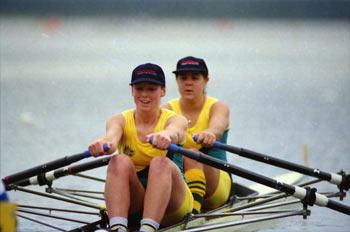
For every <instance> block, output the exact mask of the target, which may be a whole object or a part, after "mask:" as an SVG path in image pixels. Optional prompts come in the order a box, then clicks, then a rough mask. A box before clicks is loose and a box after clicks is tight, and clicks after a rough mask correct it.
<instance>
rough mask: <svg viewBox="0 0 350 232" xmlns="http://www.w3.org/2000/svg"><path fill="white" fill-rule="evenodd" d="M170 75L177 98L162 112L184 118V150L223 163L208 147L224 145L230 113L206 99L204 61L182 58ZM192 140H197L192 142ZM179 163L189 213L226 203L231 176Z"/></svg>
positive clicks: (191, 162) (192, 162) (216, 151)
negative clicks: (189, 196)
mask: <svg viewBox="0 0 350 232" xmlns="http://www.w3.org/2000/svg"><path fill="white" fill-rule="evenodd" d="M173 73H175V75H176V82H177V85H178V90H179V93H180V95H181V96H180V98H177V99H173V100H171V101H169V102H168V103H166V104H165V105H163V108H166V109H170V110H173V111H175V112H176V113H178V114H180V115H183V116H185V117H186V118H187V120H188V124H189V128H188V129H187V131H186V139H185V144H184V147H185V148H188V149H193V150H195V151H201V152H204V153H206V154H207V155H210V156H213V157H215V158H218V159H221V160H224V161H227V159H226V153H225V151H223V150H219V149H217V148H211V147H212V146H213V145H214V143H215V141H216V140H219V141H220V142H222V143H226V141H227V134H228V130H229V113H230V111H229V107H228V106H227V105H226V104H225V103H224V102H221V101H218V100H217V99H215V98H212V97H209V96H207V95H206V92H205V88H206V86H207V84H208V81H209V76H208V68H207V65H206V64H205V61H204V60H203V59H200V58H196V57H192V56H188V57H184V58H182V59H180V60H179V61H178V62H177V67H176V70H175V71H174V72H173ZM194 136H198V140H197V141H196V142H195V141H194V139H193V138H194ZM183 163H184V171H185V177H186V181H187V184H188V185H189V187H190V189H191V192H192V194H193V198H194V204H193V213H200V212H201V208H202V206H203V208H206V209H214V208H217V207H219V206H221V205H223V204H224V203H226V202H227V200H228V198H229V196H230V192H231V176H230V175H229V174H228V173H226V172H224V171H221V170H218V169H216V168H213V167H209V166H207V165H203V164H201V163H198V162H197V161H195V160H192V159H189V158H187V157H184V161H183Z"/></svg>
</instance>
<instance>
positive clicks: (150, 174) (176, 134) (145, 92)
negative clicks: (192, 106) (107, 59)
mask: <svg viewBox="0 0 350 232" xmlns="http://www.w3.org/2000/svg"><path fill="white" fill-rule="evenodd" d="M130 85H131V86H132V88H131V92H132V96H133V98H134V102H135V105H136V108H135V109H130V110H127V111H124V112H122V113H121V114H117V115H114V116H112V117H111V118H110V119H109V120H108V122H107V126H106V135H105V136H102V137H100V138H98V139H96V140H95V141H94V142H93V143H92V144H91V145H90V146H89V151H90V152H91V154H92V155H93V156H95V157H97V156H101V155H105V154H112V153H113V152H114V151H115V150H116V149H117V148H118V151H119V155H116V156H114V157H113V158H112V159H111V161H110V163H109V165H108V169H107V179H106V185H105V198H106V205H107V211H108V216H109V218H110V230H111V231H119V232H125V231H127V228H128V222H129V220H128V216H130V219H134V218H135V215H137V214H140V212H142V211H143V214H142V220H141V225H140V230H139V231H148V232H150V231H155V230H158V228H159V226H160V224H161V225H163V226H168V225H171V224H174V223H176V222H179V221H180V220H182V219H183V218H184V216H185V215H186V214H188V213H190V212H191V211H192V206H193V197H192V194H191V192H190V190H189V189H188V187H187V185H186V182H185V179H184V176H183V171H182V156H180V155H179V154H176V153H175V154H170V153H169V152H168V151H167V150H165V149H167V147H168V146H169V145H170V143H174V144H181V143H182V142H183V141H184V139H185V131H186V129H187V126H188V124H187V121H186V119H185V118H184V117H183V116H181V115H177V114H175V113H174V112H172V111H169V110H166V109H162V108H160V102H161V98H162V97H163V96H165V94H166V89H165V77H164V73H163V70H162V69H161V67H159V66H158V65H155V64H151V63H147V64H142V65H139V66H137V67H136V68H135V69H134V70H133V72H132V79H131V83H130ZM151 138H153V142H152V145H151V144H150V143H149V142H150V139H151ZM104 144H107V146H108V148H109V150H108V151H107V152H105V151H104V149H103V146H104ZM131 215H132V216H131Z"/></svg>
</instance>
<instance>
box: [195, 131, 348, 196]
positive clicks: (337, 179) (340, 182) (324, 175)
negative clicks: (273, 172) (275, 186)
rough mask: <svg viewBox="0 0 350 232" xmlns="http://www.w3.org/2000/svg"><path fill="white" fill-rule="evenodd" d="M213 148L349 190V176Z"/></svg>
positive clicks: (221, 146) (238, 150)
mask: <svg viewBox="0 0 350 232" xmlns="http://www.w3.org/2000/svg"><path fill="white" fill-rule="evenodd" d="M197 139H198V137H197V136H195V138H194V140H195V141H197ZM213 147H215V148H219V149H222V150H225V151H228V152H231V153H234V154H237V155H239V156H242V157H245V158H249V159H252V160H256V161H259V162H263V163H266V164H270V165H274V166H277V167H280V168H285V169H288V170H291V171H295V172H299V173H302V174H304V175H308V176H312V177H316V178H318V179H321V180H326V181H329V182H330V183H332V184H335V185H337V186H338V187H339V189H340V190H342V189H344V190H346V191H348V190H349V188H350V174H348V175H343V176H342V175H339V174H336V173H329V172H324V171H320V170H319V169H314V168H309V167H306V166H303V165H300V164H296V163H292V162H289V161H286V160H281V159H278V158H275V157H272V156H268V155H264V154H261V153H258V152H255V151H250V150H247V149H244V148H239V147H234V146H231V145H227V144H224V143H221V142H219V141H216V142H215V143H214V146H213Z"/></svg>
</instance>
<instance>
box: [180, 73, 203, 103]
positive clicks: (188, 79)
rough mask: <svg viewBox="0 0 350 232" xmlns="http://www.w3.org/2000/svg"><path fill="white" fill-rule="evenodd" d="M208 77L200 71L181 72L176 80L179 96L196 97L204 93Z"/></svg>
mask: <svg viewBox="0 0 350 232" xmlns="http://www.w3.org/2000/svg"><path fill="white" fill-rule="evenodd" d="M208 80H209V77H207V78H205V77H204V76H203V74H202V73H201V72H181V73H179V74H177V76H176V81H177V85H178V88H179V92H180V94H181V97H183V98H186V99H196V98H197V97H199V96H202V95H203V94H204V89H205V87H206V85H207V83H208Z"/></svg>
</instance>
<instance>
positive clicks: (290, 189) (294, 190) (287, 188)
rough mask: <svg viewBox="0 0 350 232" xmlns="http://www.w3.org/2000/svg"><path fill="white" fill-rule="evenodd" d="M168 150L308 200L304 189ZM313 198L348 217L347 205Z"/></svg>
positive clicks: (186, 152) (180, 150) (183, 151)
mask: <svg viewBox="0 0 350 232" xmlns="http://www.w3.org/2000/svg"><path fill="white" fill-rule="evenodd" d="M168 150H169V151H172V152H178V153H180V154H182V155H184V156H187V157H189V158H191V159H194V160H197V161H198V162H201V163H204V164H207V165H209V166H212V167H215V168H218V169H221V170H224V171H227V172H230V173H232V174H235V175H237V176H240V177H243V178H246V179H248V180H251V181H254V182H257V183H259V184H262V185H265V186H268V187H271V188H274V189H276V190H279V191H282V192H285V193H287V194H290V195H293V196H294V197H296V198H299V199H301V200H307V201H308V200H309V199H306V198H307V197H308V196H307V195H308V192H307V190H306V189H304V188H300V187H296V186H293V185H289V184H286V183H283V182H278V181H276V180H275V179H272V178H269V177H266V176H262V175H260V174H257V173H254V172H251V171H248V170H245V169H243V168H240V167H237V166H235V165H233V164H230V163H227V162H224V161H222V160H219V159H216V158H213V157H211V156H208V155H205V154H203V153H200V152H194V151H191V150H187V149H185V148H182V147H178V146H176V145H174V144H171V145H170V146H169V148H168ZM313 197H314V198H315V199H313V200H314V203H315V204H316V205H319V206H325V207H328V208H331V209H333V210H336V211H338V212H341V213H344V214H347V215H350V207H349V206H347V205H343V204H340V203H337V202H334V201H331V200H329V199H328V198H327V197H326V196H323V195H321V194H318V193H316V194H314V195H313ZM311 200H312V199H311Z"/></svg>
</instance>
